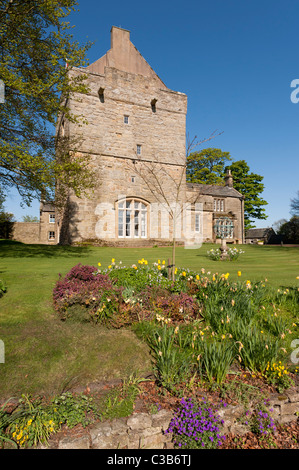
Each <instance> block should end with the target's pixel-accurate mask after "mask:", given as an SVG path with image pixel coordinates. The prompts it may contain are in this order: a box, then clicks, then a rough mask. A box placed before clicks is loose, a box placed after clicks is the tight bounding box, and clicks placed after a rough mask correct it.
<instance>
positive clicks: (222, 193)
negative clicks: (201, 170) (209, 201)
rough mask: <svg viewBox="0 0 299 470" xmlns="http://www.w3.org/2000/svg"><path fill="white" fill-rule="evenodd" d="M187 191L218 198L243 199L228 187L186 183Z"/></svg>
mask: <svg viewBox="0 0 299 470" xmlns="http://www.w3.org/2000/svg"><path fill="white" fill-rule="evenodd" d="M187 190H193V191H198V193H199V194H206V195H209V196H215V197H217V196H219V197H237V198H239V199H240V198H241V197H243V196H242V194H241V193H239V191H237V190H236V189H235V188H232V187H230V186H216V185H212V184H199V183H187Z"/></svg>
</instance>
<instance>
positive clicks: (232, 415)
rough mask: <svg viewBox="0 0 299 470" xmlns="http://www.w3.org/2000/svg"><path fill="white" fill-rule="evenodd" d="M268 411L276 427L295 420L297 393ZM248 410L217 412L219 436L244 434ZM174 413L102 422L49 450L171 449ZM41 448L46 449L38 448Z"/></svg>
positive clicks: (277, 399) (277, 398)
mask: <svg viewBox="0 0 299 470" xmlns="http://www.w3.org/2000/svg"><path fill="white" fill-rule="evenodd" d="M268 403H269V408H272V409H273V412H272V414H271V415H272V416H273V418H274V419H275V421H276V422H277V423H279V424H285V423H288V422H290V421H293V420H295V419H297V417H298V413H299V389H298V388H292V389H289V390H288V391H286V392H285V393H283V394H279V393H277V394H273V395H270V396H269V402H268ZM245 411H247V409H245V408H244V406H243V405H236V406H233V405H229V406H227V407H226V408H223V409H221V410H220V411H219V412H218V415H219V416H220V418H221V419H222V420H223V421H224V424H223V428H222V430H221V432H222V433H224V434H228V433H234V434H244V433H246V432H248V431H249V428H248V427H246V426H245V425H243V424H240V423H239V421H238V420H239V418H240V417H242V415H244V413H245ZM172 417H173V412H172V411H168V410H160V411H159V412H158V413H156V414H152V415H151V414H148V413H133V414H132V415H131V416H129V417H127V418H119V419H113V420H111V421H103V422H99V423H96V424H93V425H91V426H89V428H86V429H84V430H81V431H80V432H78V433H77V435H76V433H74V432H72V433H70V435H64V436H62V437H60V438H58V442H57V439H56V444H55V445H53V444H51V442H50V443H49V444H50V448H53V447H55V448H58V449H172V448H173V444H172V442H171V435H167V434H166V435H165V434H164V431H165V430H166V429H167V428H168V426H169V423H170V421H171V419H172ZM40 448H46V447H45V446H41V447H40Z"/></svg>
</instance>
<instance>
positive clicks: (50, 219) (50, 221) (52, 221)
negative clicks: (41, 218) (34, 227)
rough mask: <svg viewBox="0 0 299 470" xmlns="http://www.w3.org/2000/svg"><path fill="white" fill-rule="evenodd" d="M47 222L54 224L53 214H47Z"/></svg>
mask: <svg viewBox="0 0 299 470" xmlns="http://www.w3.org/2000/svg"><path fill="white" fill-rule="evenodd" d="M49 223H50V224H55V214H49Z"/></svg>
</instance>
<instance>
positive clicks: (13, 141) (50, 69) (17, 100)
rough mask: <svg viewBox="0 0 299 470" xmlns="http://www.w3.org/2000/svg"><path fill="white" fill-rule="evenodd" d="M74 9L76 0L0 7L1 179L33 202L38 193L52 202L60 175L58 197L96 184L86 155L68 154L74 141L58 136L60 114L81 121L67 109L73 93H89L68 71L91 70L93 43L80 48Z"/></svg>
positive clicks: (4, 185)
mask: <svg viewBox="0 0 299 470" xmlns="http://www.w3.org/2000/svg"><path fill="white" fill-rule="evenodd" d="M76 5H77V2H76V1H75V0H50V1H47V2H33V1H29V2H28V1H26V2H12V1H9V0H4V1H2V2H1V7H0V18H1V22H0V45H1V51H2V54H1V61H0V77H1V79H2V80H3V82H4V84H5V103H4V104H3V105H1V107H0V129H1V131H0V154H1V160H0V168H1V181H0V182H1V186H2V188H3V189H8V190H9V188H11V187H14V188H16V189H17V190H18V191H19V194H20V195H21V197H22V199H23V201H24V202H25V203H26V204H28V205H29V204H30V202H31V201H32V199H33V198H34V197H38V198H40V197H41V195H42V197H43V198H45V199H47V200H53V199H54V192H55V181H56V178H57V177H59V178H60V180H61V182H62V185H61V188H60V192H61V194H62V193H63V192H64V185H67V186H70V187H72V188H73V190H74V192H75V193H76V194H77V195H78V196H79V195H80V194H82V193H84V191H85V190H87V189H90V188H91V187H92V174H91V172H90V170H88V168H87V166H86V163H87V162H88V158H84V159H83V158H79V159H77V158H76V159H72V156H71V154H70V150H72V151H75V150H76V148H77V146H78V142H77V139H69V138H67V137H64V136H62V135H61V133H58V134H57V135H55V133H56V131H55V126H56V124H57V116H60V117H64V118H65V119H67V120H69V121H70V122H80V121H81V119H79V118H78V116H76V115H74V114H73V112H72V111H71V110H70V108H69V106H68V102H67V98H68V96H69V94H70V93H76V92H79V93H86V92H87V87H86V85H85V82H84V80H85V78H86V77H85V75H78V74H71V73H68V72H69V71H71V70H72V68H73V67H77V66H79V67H80V66H84V65H86V61H85V54H86V51H87V49H88V48H89V46H90V44H86V45H85V46H83V47H81V46H80V45H79V44H78V42H76V41H74V40H73V37H72V35H71V34H70V32H69V30H70V28H71V25H70V24H69V23H68V22H67V21H66V19H67V17H68V16H69V15H70V13H71V12H72V11H74V10H75V7H76ZM66 61H67V62H68V67H67V68H66ZM81 123H82V122H81ZM56 157H58V158H57V159H56ZM61 197H65V194H62V196H61ZM55 202H56V203H58V202H59V201H58V199H56V201H55Z"/></svg>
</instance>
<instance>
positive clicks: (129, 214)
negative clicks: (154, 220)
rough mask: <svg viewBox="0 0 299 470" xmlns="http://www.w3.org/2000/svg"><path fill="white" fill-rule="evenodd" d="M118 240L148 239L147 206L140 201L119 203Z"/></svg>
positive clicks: (131, 200) (124, 200)
mask: <svg viewBox="0 0 299 470" xmlns="http://www.w3.org/2000/svg"><path fill="white" fill-rule="evenodd" d="M118 238H147V204H145V203H144V202H143V201H140V200H139V199H123V200H122V201H119V202H118Z"/></svg>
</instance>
